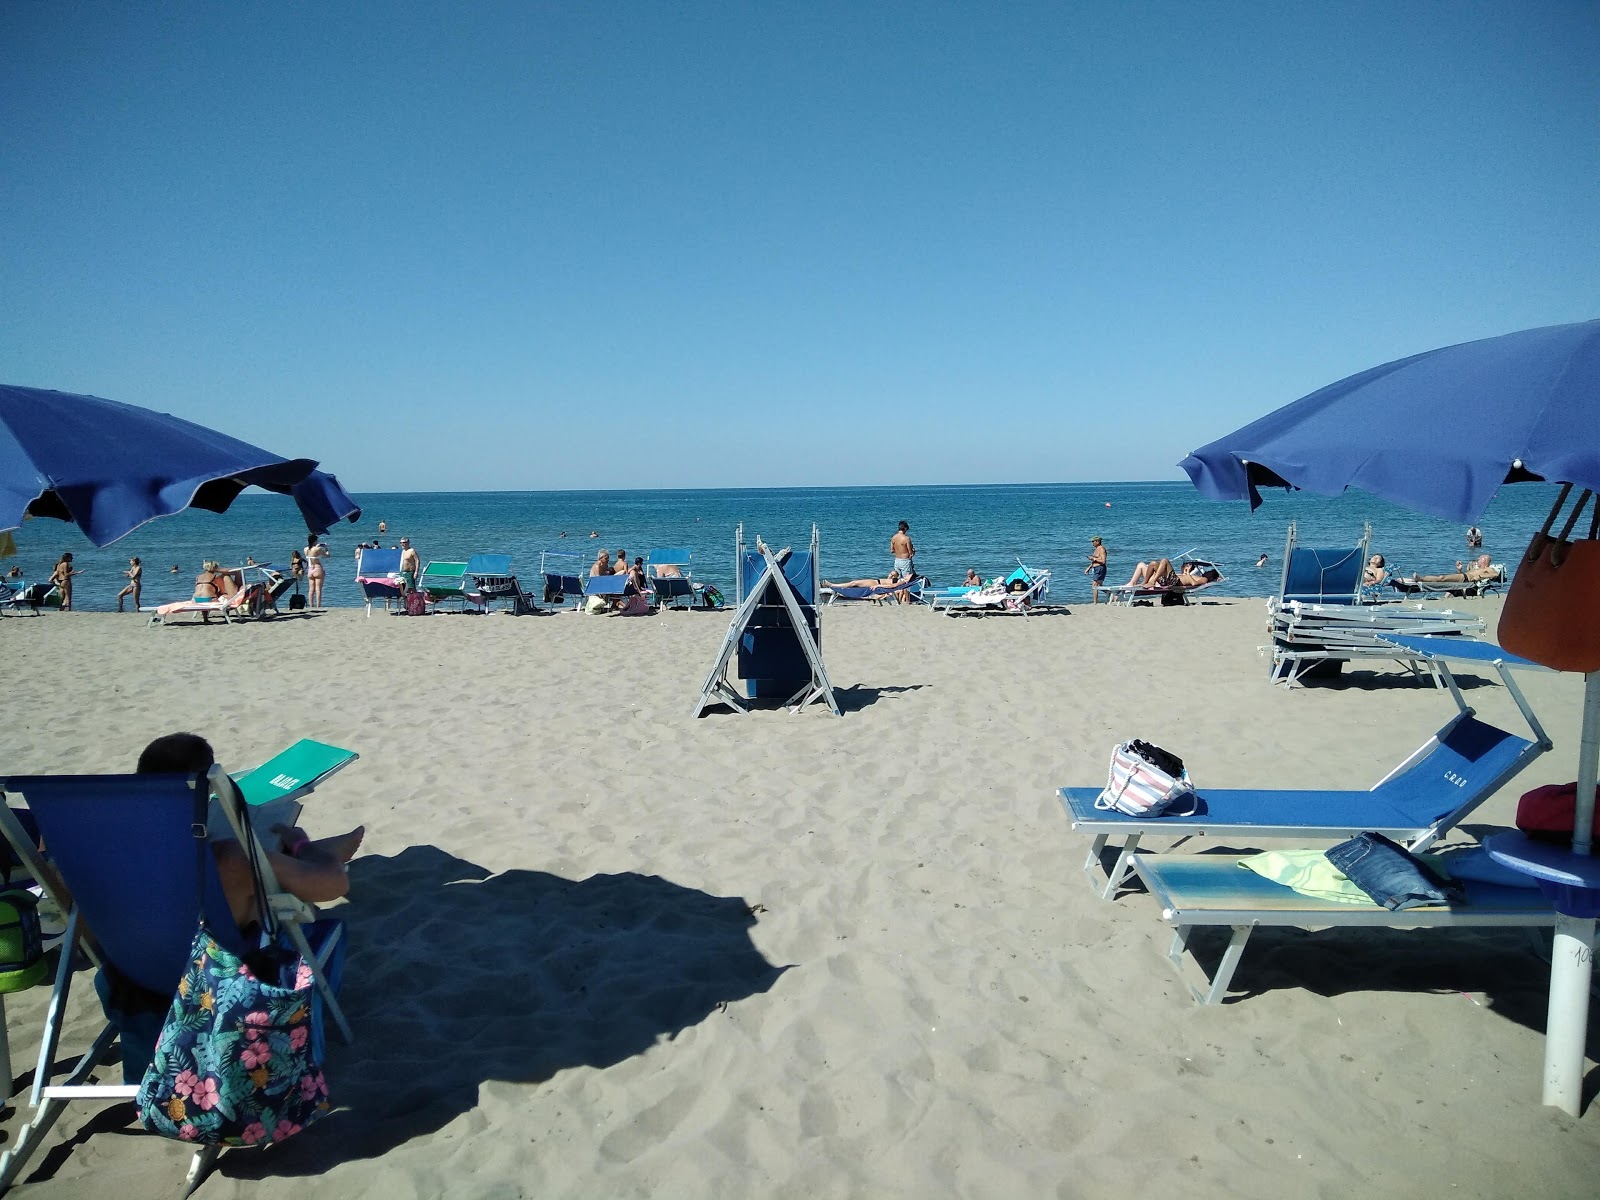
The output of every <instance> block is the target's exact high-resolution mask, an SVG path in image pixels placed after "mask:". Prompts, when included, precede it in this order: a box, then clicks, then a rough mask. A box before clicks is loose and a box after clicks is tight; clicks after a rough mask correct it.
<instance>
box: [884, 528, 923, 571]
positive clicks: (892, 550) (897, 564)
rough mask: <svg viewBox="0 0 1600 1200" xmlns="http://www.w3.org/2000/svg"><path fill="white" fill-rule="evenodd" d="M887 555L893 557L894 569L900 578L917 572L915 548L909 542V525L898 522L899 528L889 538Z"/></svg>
mask: <svg viewBox="0 0 1600 1200" xmlns="http://www.w3.org/2000/svg"><path fill="white" fill-rule="evenodd" d="M889 556H890V557H891V558H893V559H894V569H895V570H896V571H899V572H900V578H901V579H910V578H911V577H912V576H914V575H915V574H916V573H917V548H916V547H915V546H913V545H912V544H911V525H910V523H909V522H907V521H901V522H900V528H898V529H896V530H895V531H894V536H893V537H891V538H890V539H889Z"/></svg>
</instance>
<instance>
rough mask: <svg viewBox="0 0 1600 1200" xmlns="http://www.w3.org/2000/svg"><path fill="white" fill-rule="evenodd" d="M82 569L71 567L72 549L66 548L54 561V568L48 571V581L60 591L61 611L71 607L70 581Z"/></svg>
mask: <svg viewBox="0 0 1600 1200" xmlns="http://www.w3.org/2000/svg"><path fill="white" fill-rule="evenodd" d="M82 574H83V571H82V570H81V569H79V570H76V571H75V570H73V569H72V551H70V550H68V551H67V552H66V553H65V554H63V555H62V556H61V558H60V559H59V560H58V561H57V562H56V568H55V570H53V571H51V572H50V582H51V584H53V585H54V586H55V587H56V588H57V589H58V590H59V591H60V592H61V611H62V612H67V611H69V610H70V609H71V608H72V581H73V580H74V579H76V578H77V577H78V576H79V575H82Z"/></svg>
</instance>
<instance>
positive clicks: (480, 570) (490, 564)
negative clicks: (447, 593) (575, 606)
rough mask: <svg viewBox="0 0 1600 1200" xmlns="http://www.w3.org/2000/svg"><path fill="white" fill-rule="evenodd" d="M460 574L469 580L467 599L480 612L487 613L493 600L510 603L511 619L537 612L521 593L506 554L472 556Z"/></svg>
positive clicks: (527, 597)
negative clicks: (512, 616)
mask: <svg viewBox="0 0 1600 1200" xmlns="http://www.w3.org/2000/svg"><path fill="white" fill-rule="evenodd" d="M463 574H464V575H465V576H466V577H467V578H468V579H469V580H471V581H472V583H471V587H470V588H468V589H467V592H466V596H467V600H468V601H469V602H470V603H471V604H473V605H475V606H476V607H477V609H478V611H479V612H488V611H489V605H490V604H491V603H492V602H493V601H495V600H509V601H510V602H511V607H510V608H509V609H508V610H507V611H508V612H510V613H511V614H512V615H514V616H518V617H520V616H523V615H525V614H528V613H537V612H538V611H539V608H538V606H537V605H536V604H534V602H533V598H532V597H531V596H529V595H528V593H527V592H525V591H523V590H522V584H521V583H519V582H518V581H517V577H516V576H515V575H514V574H512V572H511V555H509V554H474V555H473V556H472V557H471V558H469V559H468V560H467V566H466V570H465V571H464V572H463Z"/></svg>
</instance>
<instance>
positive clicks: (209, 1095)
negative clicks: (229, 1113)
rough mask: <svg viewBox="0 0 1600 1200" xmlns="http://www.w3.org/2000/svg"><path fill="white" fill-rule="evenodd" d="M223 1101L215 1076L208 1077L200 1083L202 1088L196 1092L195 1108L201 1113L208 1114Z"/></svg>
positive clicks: (198, 1088) (196, 1089)
mask: <svg viewBox="0 0 1600 1200" xmlns="http://www.w3.org/2000/svg"><path fill="white" fill-rule="evenodd" d="M221 1100H222V1094H221V1093H220V1092H218V1091H217V1080H216V1077H215V1076H212V1075H207V1076H206V1077H205V1078H204V1079H202V1080H201V1081H200V1086H199V1087H197V1088H195V1090H194V1102H195V1106H196V1107H197V1108H199V1110H200V1111H201V1112H208V1111H209V1110H211V1109H213V1108H215V1107H216V1106H217V1105H218V1104H219V1103H220V1102H221Z"/></svg>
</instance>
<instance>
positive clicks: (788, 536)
mask: <svg viewBox="0 0 1600 1200" xmlns="http://www.w3.org/2000/svg"><path fill="white" fill-rule="evenodd" d="M1554 494H1555V488H1554V487H1553V486H1550V485H1544V484H1518V485H1516V486H1514V487H1507V488H1504V489H1502V491H1501V493H1500V495H1499V496H1497V497H1496V498H1495V501H1494V503H1493V504H1492V505H1491V506H1490V508H1489V512H1488V514H1487V515H1486V516H1485V517H1484V519H1483V521H1482V522H1481V523H1480V525H1481V528H1482V530H1483V536H1484V545H1483V548H1484V550H1485V551H1487V552H1489V553H1490V554H1492V555H1493V556H1494V559H1495V561H1496V562H1507V563H1512V562H1514V561H1515V559H1516V556H1517V555H1518V554H1519V553H1520V552H1521V551H1522V549H1523V548H1524V547H1525V546H1526V545H1527V542H1528V538H1529V536H1530V535H1531V534H1532V533H1533V532H1534V530H1536V529H1537V528H1538V527H1539V525H1540V524H1541V523H1542V522H1543V520H1544V514H1545V512H1546V511H1547V510H1548V509H1549V506H1550V502H1551V500H1552V498H1553V496H1554ZM1264 495H1265V497H1266V503H1265V504H1263V505H1262V507H1261V508H1259V509H1258V510H1256V512H1254V513H1251V512H1250V511H1249V508H1248V506H1247V505H1245V504H1243V503H1230V504H1218V503H1214V502H1212V501H1208V500H1205V499H1202V498H1201V497H1200V496H1199V494H1198V493H1196V492H1195V490H1194V489H1193V488H1192V487H1191V486H1189V484H1188V483H1186V482H1172V483H1064V484H1020V485H1017V484H1008V485H994V486H981V485H980V486H930V487H883V488H878V487H856V488H785V489H772V490H765V491H763V490H736V489H707V490H695V491H677V490H670V491H669V490H639V491H555V492H390V493H381V494H365V495H360V496H357V500H358V501H359V502H360V503H361V505H362V506H363V508H364V510H365V512H364V515H363V516H362V519H361V520H360V521H359V522H357V523H355V524H345V525H341V526H340V527H339V528H338V529H336V530H334V531H333V532H332V534H330V535H329V538H328V541H329V543H330V544H331V545H332V547H333V549H334V556H333V558H332V559H331V560H330V562H331V564H332V565H331V567H330V569H329V572H328V582H327V586H326V591H325V600H326V602H327V603H328V604H330V605H353V604H357V603H359V602H360V599H359V593H358V591H357V589H356V586H355V583H354V575H355V556H354V549H355V546H356V544H357V542H358V541H360V540H363V539H367V540H370V539H372V538H375V537H378V536H379V535H378V522H379V521H380V520H382V521H385V522H387V524H388V533H387V535H386V536H384V538H383V544H384V545H386V546H389V545H393V544H395V542H396V540H397V539H398V538H399V537H401V536H402V535H405V536H408V537H410V538H411V540H412V543H413V544H414V545H415V546H416V547H417V549H418V550H419V552H420V553H421V555H422V558H423V561H424V562H426V561H427V560H428V559H430V558H439V559H464V558H467V557H468V556H470V555H471V554H472V553H473V552H475V551H500V552H506V553H510V554H511V555H512V556H513V560H514V564H515V567H516V570H517V573H518V574H519V575H520V576H521V577H522V580H523V582H524V584H526V585H528V587H529V588H530V590H534V591H537V590H538V583H539V580H538V575H539V563H540V553H541V552H542V551H546V550H555V551H561V552H563V553H569V554H574V555H577V556H579V557H580V558H581V560H582V561H583V562H584V563H585V564H587V562H588V561H590V560H591V559H592V558H593V556H594V552H595V550H596V549H597V548H598V547H600V546H604V547H606V548H607V549H609V550H612V551H613V552H614V551H616V550H617V549H618V548H622V549H626V550H627V551H628V554H629V556H630V557H632V556H634V555H638V554H647V553H648V552H649V551H650V550H651V549H652V548H654V547H658V546H691V547H693V549H694V574H695V576H696V578H700V579H704V580H707V581H709V582H711V583H715V584H717V585H718V586H719V587H721V588H722V590H723V591H724V592H726V593H728V594H731V593H732V588H731V581H732V577H733V568H732V563H733V542H734V527H735V526H736V525H737V524H738V523H739V522H741V521H742V522H744V527H745V530H746V533H747V535H749V537H750V540H752V541H753V540H754V535H756V534H760V535H761V537H763V538H764V539H766V540H767V541H768V542H769V543H771V544H773V545H775V546H781V545H787V544H794V545H796V546H799V545H803V544H804V543H805V542H806V540H807V539H808V538H809V537H810V531H811V524H812V522H816V524H817V526H818V527H819V529H820V530H821V534H822V568H823V574H824V576H825V577H828V578H835V579H838V578H851V577H854V576H859V575H869V574H870V575H883V574H886V573H887V572H888V570H889V566H890V561H889V537H890V535H891V534H892V533H893V532H894V529H895V525H896V523H897V522H899V521H901V520H905V521H909V522H910V523H911V534H912V537H913V539H914V541H915V543H916V547H917V566H918V568H919V569H920V570H921V571H922V572H923V573H924V574H927V575H929V576H931V577H932V579H933V580H934V582H935V583H938V584H946V583H955V582H957V581H959V579H960V578H961V576H962V575H963V574H964V573H965V572H966V569H967V568H968V567H976V568H977V570H978V572H979V574H981V575H984V576H989V575H993V574H995V573H997V572H1001V571H1005V570H1009V569H1010V568H1011V567H1013V566H1014V565H1015V564H1016V562H1017V560H1018V559H1021V560H1022V561H1024V562H1026V563H1028V564H1029V565H1031V566H1045V567H1050V568H1053V570H1054V571H1055V579H1056V582H1055V585H1054V586H1053V587H1052V589H1051V596H1052V598H1053V599H1059V600H1064V601H1067V602H1077V601H1083V600H1087V599H1088V597H1089V583H1088V579H1087V578H1086V577H1085V576H1084V575H1083V574H1082V569H1083V566H1084V564H1085V562H1086V561H1087V557H1088V551H1089V537H1090V535H1091V534H1099V535H1100V536H1101V537H1102V538H1104V539H1105V543H1106V546H1107V547H1108V548H1109V551H1110V573H1109V576H1108V578H1109V580H1110V581H1112V582H1117V583H1121V582H1124V581H1125V580H1126V579H1127V577H1128V574H1129V572H1131V571H1132V570H1133V566H1134V564H1135V563H1136V562H1138V561H1139V560H1140V559H1147V558H1150V557H1152V556H1159V555H1168V556H1171V557H1174V558H1175V557H1177V556H1178V555H1180V554H1182V553H1185V552H1187V551H1190V550H1193V551H1195V552H1196V553H1199V554H1201V555H1203V556H1205V557H1208V558H1211V559H1214V560H1215V561H1217V562H1219V563H1221V564H1222V566H1223V568H1224V569H1225V571H1226V574H1227V579H1226V582H1224V583H1223V584H1220V585H1219V586H1218V587H1216V588H1215V589H1214V591H1213V593H1212V594H1214V595H1230V596H1265V595H1268V594H1270V593H1272V592H1274V591H1276V589H1277V585H1278V568H1279V564H1280V563H1281V561H1282V554H1283V545H1284V535H1285V532H1286V530H1287V527H1288V524H1289V522H1290V521H1291V520H1292V521H1296V522H1298V523H1299V527H1300V540H1301V541H1302V542H1303V543H1316V544H1318V545H1336V544H1341V543H1343V544H1353V543H1354V541H1355V540H1356V539H1357V538H1358V537H1359V536H1360V535H1361V528H1362V524H1363V523H1364V522H1368V521H1370V522H1371V523H1372V527H1373V549H1374V550H1376V551H1377V552H1379V553H1381V554H1383V555H1385V556H1386V558H1387V559H1388V561H1389V563H1390V565H1391V566H1397V567H1399V568H1400V569H1401V570H1403V571H1411V570H1421V571H1425V572H1426V571H1440V570H1450V569H1452V568H1453V567H1454V564H1455V562H1456V560H1457V559H1460V558H1464V557H1466V556H1467V548H1466V544H1465V528H1464V527H1463V526H1459V525H1452V524H1449V523H1447V522H1443V521H1439V520H1435V519H1434V518H1431V517H1424V516H1419V515H1417V514H1416V513H1412V512H1408V511H1406V510H1405V509H1401V508H1396V507H1395V506H1394V505H1391V504H1387V503H1385V502H1383V501H1381V500H1376V499H1373V498H1372V497H1370V496H1367V495H1366V494H1364V493H1360V492H1347V493H1345V494H1344V495H1343V496H1339V497H1335V498H1326V497H1322V496H1313V495H1309V494H1307V493H1303V492H1295V493H1284V492H1267V493H1264ZM591 531H592V532H594V533H597V534H599V536H598V537H597V538H591V537H590V536H589V535H590V533H591ZM563 535H565V536H563ZM17 544H18V549H19V552H20V557H19V558H18V559H16V560H14V561H15V562H16V563H20V565H21V566H22V568H23V570H24V572H25V573H26V575H27V578H28V579H29V580H35V579H43V578H45V577H47V576H48V574H49V571H50V568H51V566H52V565H53V564H54V563H55V561H56V559H57V557H58V556H59V555H60V554H61V552H62V551H64V550H71V551H72V552H73V554H74V556H75V559H76V561H77V565H79V566H80V567H82V568H84V572H85V573H84V574H83V575H82V576H80V577H79V579H78V593H77V603H78V607H79V608H80V609H84V610H102V611H103V610H109V609H113V608H115V607H116V593H117V590H118V589H119V588H120V587H121V586H122V584H123V582H124V581H123V579H122V577H121V572H122V570H123V569H124V567H125V566H126V565H127V559H128V556H129V555H133V554H137V555H139V556H140V557H141V558H143V560H144V564H145V593H144V601H145V603H146V605H149V604H152V603H159V602H161V601H165V600H170V599H176V598H180V597H183V596H186V595H187V594H188V593H189V590H190V584H191V582H192V581H193V579H194V575H195V573H196V572H197V571H198V570H199V569H200V564H201V562H202V561H203V560H205V559H207V558H216V559H218V560H219V561H221V562H222V563H223V565H225V566H228V565H235V564H238V563H242V562H243V561H244V559H245V556H246V555H253V556H254V557H255V558H256V559H257V561H261V562H276V563H287V561H288V558H289V552H290V550H292V549H294V548H295V547H298V546H303V545H304V544H305V537H304V527H303V525H302V524H301V522H300V519H299V513H298V512H297V511H296V509H295V507H294V505H293V504H292V503H291V502H290V501H288V500H287V499H285V498H283V497H279V496H273V495H269V494H266V493H260V492H247V493H246V494H244V495H242V496H240V497H239V499H238V500H237V501H236V502H235V503H234V505H233V507H232V508H231V509H230V510H229V511H228V512H226V513H222V514H216V513H198V512H187V513H181V514H179V515H178V516H175V517H170V518H167V519H166V520H161V521H155V522H152V523H151V524H149V525H146V526H145V527H144V528H142V529H139V530H136V531H135V532H134V533H132V534H130V535H129V536H128V537H126V538H124V539H123V540H122V541H121V542H118V543H117V544H115V545H113V546H111V547H109V548H108V549H106V550H96V549H95V548H94V547H92V546H91V545H90V544H89V543H88V541H87V540H86V539H85V538H84V537H83V536H82V535H81V534H80V533H78V531H77V530H76V529H73V528H72V527H71V526H69V525H65V524H62V523H60V522H56V521H49V520H38V521H30V522H28V523H27V524H26V525H25V526H24V528H23V529H21V530H19V531H18V533H17ZM1263 552H1265V553H1267V554H1268V555H1270V556H1271V557H1270V563H1269V565H1268V566H1267V567H1265V568H1261V569H1258V568H1256V566H1255V561H1256V558H1257V557H1258V556H1259V555H1260V554H1262V553H1263ZM6 565H7V566H8V567H9V566H11V565H12V562H11V561H8V562H7V564H6ZM174 565H176V566H177V567H178V570H177V572H176V573H173V572H172V571H171V570H170V568H171V567H172V566H174ZM569 565H571V564H570V561H569Z"/></svg>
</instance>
